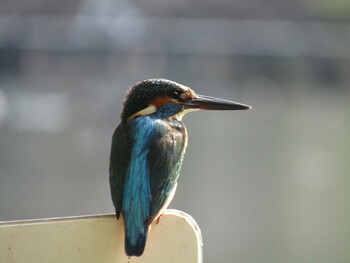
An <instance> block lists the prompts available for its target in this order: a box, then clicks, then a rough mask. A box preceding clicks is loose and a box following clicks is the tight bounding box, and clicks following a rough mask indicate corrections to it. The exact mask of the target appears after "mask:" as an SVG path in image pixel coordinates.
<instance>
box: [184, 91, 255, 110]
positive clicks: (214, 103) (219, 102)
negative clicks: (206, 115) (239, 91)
mask: <svg viewBox="0 0 350 263" xmlns="http://www.w3.org/2000/svg"><path fill="white" fill-rule="evenodd" d="M186 105H187V106H188V108H192V109H200V110H249V109H251V108H252V107H251V106H248V105H245V104H242V103H238V102H234V101H229V100H224V99H219V98H214V97H209V96H203V95H198V94H197V95H196V97H195V98H194V99H191V100H189V101H187V102H186Z"/></svg>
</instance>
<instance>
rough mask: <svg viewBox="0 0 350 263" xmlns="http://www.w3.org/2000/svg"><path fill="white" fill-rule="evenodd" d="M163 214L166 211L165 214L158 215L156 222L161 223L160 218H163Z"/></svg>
mask: <svg viewBox="0 0 350 263" xmlns="http://www.w3.org/2000/svg"><path fill="white" fill-rule="evenodd" d="M163 215H164V213H163V214H160V215H159V216H158V217H157V219H156V224H157V225H158V224H159V222H160V219H161V218H162V216H163Z"/></svg>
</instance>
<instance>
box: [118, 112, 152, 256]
mask: <svg viewBox="0 0 350 263" xmlns="http://www.w3.org/2000/svg"><path fill="white" fill-rule="evenodd" d="M147 119H148V118H138V119H135V125H134V126H133V128H132V131H131V132H132V138H133V139H134V144H133V148H132V152H131V160H130V165H129V168H128V170H127V174H126V177H125V182H124V198H123V209H122V210H123V215H124V221H125V227H126V236H125V243H126V248H127V249H128V247H129V248H130V249H131V250H132V247H138V248H137V249H142V251H143V249H144V247H142V248H139V246H144V244H145V240H146V236H147V231H148V219H149V212H150V202H151V199H150V198H151V193H150V191H151V190H150V183H149V182H150V181H149V176H150V175H149V167H148V162H147V154H148V150H149V143H150V141H151V139H152V137H153V136H152V131H153V122H152V121H147ZM135 249H136V248H135Z"/></svg>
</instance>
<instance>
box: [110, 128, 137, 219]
mask: <svg viewBox="0 0 350 263" xmlns="http://www.w3.org/2000/svg"><path fill="white" fill-rule="evenodd" d="M129 130H130V128H129V125H126V124H122V123H121V124H119V126H118V127H117V129H116V130H115V131H114V134H113V137H112V147H111V155H110V164H109V183H110V188H111V194H112V201H113V204H114V207H115V211H116V214H117V218H119V216H120V213H121V210H122V204H123V192H124V180H125V175H126V173H127V169H128V166H129V162H130V155H131V148H132V145H130V144H131V143H132V142H131V138H130V132H129Z"/></svg>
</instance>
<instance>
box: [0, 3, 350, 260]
mask: <svg viewBox="0 0 350 263" xmlns="http://www.w3.org/2000/svg"><path fill="white" fill-rule="evenodd" d="M155 77H162V78H167V79H171V80H175V81H177V82H180V83H182V84H185V85H188V86H190V87H192V88H193V89H194V90H195V91H197V92H198V93H200V94H206V95H211V96H216V97H221V98H225V99H231V100H236V101H239V102H242V103H246V104H249V105H252V106H253V110H251V111H244V112H241V111H240V112H238V111H237V112H196V113H192V114H189V115H188V116H186V117H185V119H184V121H185V123H186V125H187V128H188V132H189V147H188V151H187V154H186V158H185V161H184V165H183V169H182V174H181V177H180V180H179V185H178V190H177V194H176V196H175V198H174V200H173V202H172V204H171V207H172V208H177V209H180V210H183V211H185V212H187V213H189V214H191V215H192V216H193V217H194V218H195V219H196V221H197V222H198V224H199V226H200V227H201V230H202V234H203V239H204V261H205V262H239V263H262V262H269V263H271V262H276V263H279V262H283V263H295V262H298V263H301V262H307V263H323V262H324V263H329V262H333V263H341V262H344V263H346V262H350V249H349V248H350V160H349V153H350V100H349V99H350V2H349V1H346V0H336V1H328V0H320V1H314V0H305V1H287V0H283V1H281V0H279V1H273V0H250V1H244V0H237V1H229V0H219V1H197V0H186V1H184V0H182V1H170V0H168V1H158V0H150V1H136V0H134V1H130V0H129V1H127V0H125V1H123V0H103V1H97V0H80V1H78V0H75V1H54V0H30V1H25V2H21V1H10V0H1V1H0V220H19V219H29V218H45V217H60V216H72V215H85V214H95V213H111V212H113V206H112V202H111V200H110V192H109V185H108V163H109V151H110V141H111V136H112V133H113V131H114V129H115V127H116V126H117V124H118V122H119V113H120V111H121V108H122V102H123V97H124V95H125V91H126V89H127V88H128V87H129V86H132V85H134V84H135V83H136V82H138V81H140V80H143V79H147V78H155Z"/></svg>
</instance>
